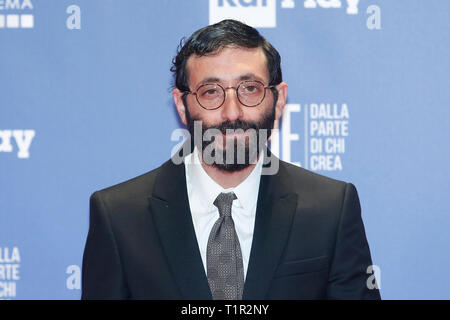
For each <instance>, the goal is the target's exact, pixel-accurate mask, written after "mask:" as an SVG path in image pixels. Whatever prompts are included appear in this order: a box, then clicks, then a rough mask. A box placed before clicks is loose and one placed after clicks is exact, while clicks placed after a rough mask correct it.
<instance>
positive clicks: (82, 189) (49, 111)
mask: <svg viewBox="0 0 450 320" xmlns="http://www.w3.org/2000/svg"><path fill="white" fill-rule="evenodd" d="M449 12H450V2H448V1H444V0H427V1H422V0H396V1H392V0H384V1H382V0H360V1H355V0H317V1H315V0H306V1H305V0H292V1H286V0H277V1H275V0H209V1H208V0H196V1H175V0H160V1H145V0H132V1H119V0H97V1H88V0H58V1H51V0H2V1H0V298H2V299H79V298H80V294H81V290H80V279H81V274H80V267H81V262H82V254H83V249H84V244H85V240H86V236H87V231H88V222H89V221H88V219H89V208H88V205H89V203H88V202H89V196H90V194H91V193H92V192H93V191H95V190H98V189H101V188H104V187H107V186H110V185H113V184H116V183H119V182H121V181H124V180H126V179H129V178H132V177H134V176H137V175H139V174H142V173H144V172H147V171H149V170H151V169H153V168H155V167H157V166H159V165H160V164H161V163H162V162H164V161H165V160H167V159H168V158H169V157H170V155H171V151H172V148H173V147H174V146H175V145H177V144H178V143H179V142H180V141H179V140H175V141H172V139H171V136H172V133H173V132H174V130H176V129H177V128H180V127H181V124H180V122H179V121H178V119H177V115H176V112H175V107H174V105H173V102H172V96H171V85H172V75H171V73H170V71H169V68H170V66H171V59H172V57H173V56H174V55H175V54H176V49H177V45H178V43H179V41H180V39H181V38H182V37H187V36H189V35H190V34H191V33H192V32H193V31H195V30H197V29H198V28H200V27H203V26H205V25H207V24H209V23H213V22H215V21H218V20H220V19H222V18H224V17H235V18H239V19H241V20H243V21H244V22H248V23H249V24H252V25H254V26H255V27H257V28H258V30H260V32H261V33H262V34H263V35H264V36H265V37H266V38H267V39H268V40H269V41H270V42H272V44H273V45H274V46H275V47H276V48H277V49H278V50H279V52H280V54H281V57H282V68H283V76H284V80H285V81H286V82H287V83H288V85H289V92H288V96H289V98H288V103H289V105H288V107H287V108H286V112H285V114H284V115H283V118H282V121H281V127H280V130H279V134H278V136H275V137H274V139H273V140H274V141H273V142H272V145H273V148H274V149H275V152H276V153H278V154H279V155H280V157H281V158H282V159H284V160H287V161H290V162H294V163H297V164H299V165H301V166H303V167H306V168H308V169H310V170H313V171H316V172H318V173H320V174H324V175H327V176H330V177H333V178H337V179H341V180H345V181H349V182H352V183H354V184H355V185H356V187H357V189H358V192H359V195H360V199H361V205H362V209H363V211H362V214H363V220H364V223H365V226H366V232H367V237H368V240H369V244H370V247H371V252H372V258H373V262H374V264H375V265H376V266H377V268H376V270H377V277H378V281H379V282H380V286H381V294H382V297H383V298H384V299H449V298H450V280H449V277H448V266H449V265H450V254H449V245H450V235H449V231H448V230H449V229H450V228H449V227H450V217H449V208H450V197H449V177H450V175H449V164H448V162H449V160H450V151H449V148H448V146H449V142H448V141H449V138H450V132H449V119H450V108H449V105H450V90H449V74H450V59H449V57H450V32H449V31H450V30H449V27H450V22H449V21H450V16H449ZM368 276H369V274H368Z"/></svg>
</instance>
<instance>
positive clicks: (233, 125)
mask: <svg viewBox="0 0 450 320" xmlns="http://www.w3.org/2000/svg"><path fill="white" fill-rule="evenodd" d="M186 118H187V127H188V130H189V133H190V134H191V142H192V140H193V143H194V144H195V146H196V147H197V149H198V150H199V151H200V152H201V153H202V159H203V161H204V162H205V163H206V164H208V165H212V166H213V167H215V168H217V169H219V170H221V171H226V172H236V171H240V170H243V169H245V168H247V167H248V166H250V165H251V164H252V163H255V162H256V160H257V159H258V157H259V155H260V153H261V151H263V150H264V148H265V147H266V143H267V140H268V139H269V137H270V135H271V131H272V129H273V125H274V122H275V103H274V104H273V107H272V108H271V109H270V110H269V111H268V112H266V113H265V114H263V115H262V117H261V119H260V120H259V121H243V120H240V119H238V120H236V121H230V120H226V121H224V122H222V123H220V124H218V125H209V126H208V125H205V123H203V121H201V120H200V119H199V118H192V117H191V115H190V114H189V111H188V108H186ZM197 121H200V122H201V136H200V139H198V138H196V135H200V132H199V131H200V130H199V129H198V127H196V125H195V122H197ZM227 131H228V132H227ZM235 131H237V133H244V134H238V136H227V133H228V134H230V133H233V132H235ZM249 133H250V134H249ZM208 137H210V139H208Z"/></svg>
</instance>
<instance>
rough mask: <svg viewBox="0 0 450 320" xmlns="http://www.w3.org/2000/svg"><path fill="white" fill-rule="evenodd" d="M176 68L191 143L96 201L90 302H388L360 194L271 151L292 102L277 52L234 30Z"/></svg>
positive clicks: (207, 38) (86, 263)
mask: <svg viewBox="0 0 450 320" xmlns="http://www.w3.org/2000/svg"><path fill="white" fill-rule="evenodd" d="M173 63H174V65H173V68H172V71H174V73H175V85H176V88H175V89H174V90H173V96H174V101H175V105H176V108H177V111H178V114H179V116H180V119H181V121H182V122H183V123H184V124H185V125H187V127H188V129H189V131H190V132H191V137H193V139H191V140H188V141H187V142H186V144H185V145H184V146H183V148H182V150H181V151H184V154H183V155H182V157H181V159H182V160H181V161H176V158H177V155H178V154H177V155H175V156H174V157H173V158H172V159H171V160H169V161H167V162H166V163H164V164H163V165H162V166H161V167H159V168H157V169H155V170H152V171H150V172H148V173H146V174H144V175H142V176H139V177H137V178H134V179H132V180H129V181H126V182H124V183H121V184H119V185H116V186H113V187H110V188H107V189H104V190H101V191H98V192H95V193H94V194H93V195H92V196H91V202H90V205H91V213H90V214H91V215H90V229H89V234H88V238H87V242H86V248H85V252H84V257H83V278H82V285H83V288H82V298H83V299H105V298H106V299H107V298H111V299H379V298H380V295H379V292H378V290H376V289H375V290H370V289H368V286H367V284H366V282H367V277H368V275H367V274H366V269H367V267H368V266H370V265H371V264H372V262H371V257H370V252H369V247H368V244H367V240H366V236H365V232H364V226H363V223H362V220H361V214H360V205H359V200H358V196H357V192H356V189H355V187H354V186H353V185H352V184H348V183H345V182H341V181H336V180H332V179H329V178H326V177H323V176H320V175H317V174H315V173H312V172H309V171H307V170H305V169H302V168H300V167H296V166H294V165H291V164H288V163H286V162H283V161H280V160H279V159H277V158H276V157H275V156H273V155H272V154H271V153H270V151H269V150H267V149H266V148H265V146H266V142H267V139H266V138H267V137H269V136H270V129H272V128H273V124H274V121H275V120H277V119H279V118H280V116H281V114H282V111H283V108H284V106H285V104H286V97H287V85H286V83H284V82H282V76H281V68H280V56H279V54H278V52H277V51H276V50H275V48H274V47H273V46H272V45H271V44H270V43H268V42H267V41H266V40H265V39H264V38H263V37H262V36H261V35H260V34H259V33H258V31H257V30H255V29H254V28H251V27H249V26H247V25H245V24H242V23H240V22H237V21H234V20H224V21H222V22H219V23H217V24H214V25H211V26H208V27H205V28H202V29H200V30H198V31H197V32H195V33H194V34H193V35H192V36H191V37H190V38H189V39H188V40H187V41H186V42H185V44H184V45H183V47H182V48H181V50H180V51H179V53H178V55H177V56H176V58H175V59H174V61H173ZM262 133H263V134H262ZM191 142H192V144H191ZM186 151H187V152H186ZM274 164H275V165H274ZM270 167H274V168H275V170H269V169H270Z"/></svg>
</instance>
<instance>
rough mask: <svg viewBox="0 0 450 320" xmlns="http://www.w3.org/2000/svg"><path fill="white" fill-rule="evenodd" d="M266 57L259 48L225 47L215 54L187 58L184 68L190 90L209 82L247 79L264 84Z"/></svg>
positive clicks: (266, 71)
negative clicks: (253, 79) (252, 78)
mask: <svg viewBox="0 0 450 320" xmlns="http://www.w3.org/2000/svg"><path fill="white" fill-rule="evenodd" d="M266 61H267V60H266V56H265V55H264V52H263V50H262V49H261V48H250V49H249V48H236V47H225V48H222V49H220V50H219V51H218V52H217V53H214V54H211V55H206V56H197V55H192V56H190V57H189V59H188V61H187V64H186V68H187V71H188V76H189V85H190V86H191V89H193V87H196V86H198V85H199V84H201V83H203V82H205V81H207V80H209V79H216V81H218V82H223V83H232V82H235V81H238V80H239V79H242V78H243V77H248V75H252V76H254V78H255V79H257V80H261V81H263V82H265V83H267V82H268V80H269V74H268V70H267V62H266Z"/></svg>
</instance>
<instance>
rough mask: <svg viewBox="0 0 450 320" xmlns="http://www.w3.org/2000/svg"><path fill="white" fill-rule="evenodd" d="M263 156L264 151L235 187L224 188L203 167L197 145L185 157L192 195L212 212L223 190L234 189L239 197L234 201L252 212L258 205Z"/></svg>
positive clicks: (247, 211) (246, 210) (229, 190)
mask: <svg viewBox="0 0 450 320" xmlns="http://www.w3.org/2000/svg"><path fill="white" fill-rule="evenodd" d="M263 157H264V154H263V153H262V154H261V156H260V157H259V159H258V162H257V163H256V166H255V167H254V168H253V170H252V172H251V173H250V174H249V175H248V176H247V178H245V180H244V181H242V182H241V183H240V184H239V185H237V186H236V187H234V188H228V189H224V188H223V187H222V186H220V185H219V184H218V183H216V182H215V181H214V180H213V179H212V178H211V177H210V176H209V175H208V174H207V173H206V171H205V169H203V166H202V165H201V163H200V158H199V154H198V150H197V147H195V148H194V150H193V152H192V153H191V154H189V155H188V156H186V157H185V158H184V161H185V168H186V177H187V183H188V184H189V185H190V188H189V189H190V190H191V194H190V197H191V196H192V197H195V198H196V199H197V200H198V201H200V202H201V203H202V204H203V205H204V207H205V209H207V210H206V212H211V211H214V210H216V207H215V206H214V204H213V203H214V200H215V199H216V198H217V196H218V195H219V194H220V193H221V192H225V193H226V192H231V191H232V192H234V194H235V195H236V197H237V201H234V202H233V203H234V204H235V205H236V206H238V207H241V208H243V209H244V212H246V213H251V212H252V210H251V209H252V208H253V206H255V205H256V202H257V200H258V191H259V183H260V180H261V171H262V164H263Z"/></svg>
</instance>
